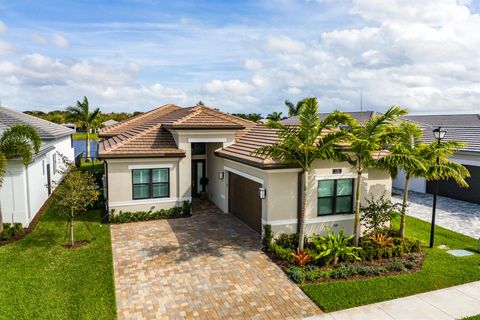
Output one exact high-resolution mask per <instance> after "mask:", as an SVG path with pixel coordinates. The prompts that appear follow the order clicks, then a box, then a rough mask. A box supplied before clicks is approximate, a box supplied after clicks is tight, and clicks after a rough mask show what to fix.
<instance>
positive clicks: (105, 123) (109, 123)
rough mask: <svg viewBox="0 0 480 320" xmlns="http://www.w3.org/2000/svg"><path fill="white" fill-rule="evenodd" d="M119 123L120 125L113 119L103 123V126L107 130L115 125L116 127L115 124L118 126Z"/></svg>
mask: <svg viewBox="0 0 480 320" xmlns="http://www.w3.org/2000/svg"><path fill="white" fill-rule="evenodd" d="M117 123H118V121H115V120H113V119H110V120H107V121H104V122H102V126H103V127H105V128H106V127H110V126H113V125H115V124H117Z"/></svg>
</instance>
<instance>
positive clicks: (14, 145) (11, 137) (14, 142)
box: [0, 125, 42, 232]
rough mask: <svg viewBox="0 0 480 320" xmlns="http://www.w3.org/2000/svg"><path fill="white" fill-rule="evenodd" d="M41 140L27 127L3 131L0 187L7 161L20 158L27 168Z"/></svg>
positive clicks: (0, 143) (1, 219)
mask: <svg viewBox="0 0 480 320" xmlns="http://www.w3.org/2000/svg"><path fill="white" fill-rule="evenodd" d="M41 144H42V140H41V139H40V136H39V135H38V133H37V131H36V130H35V129H34V128H32V127H30V126H27V125H14V126H11V127H10V128H8V129H6V130H5V131H3V133H2V135H1V136H0V187H1V185H2V183H3V177H4V175H5V169H6V166H7V159H8V158H14V157H20V159H22V162H23V164H24V165H25V167H27V166H28V165H29V164H30V162H32V159H33V156H34V154H36V153H38V151H39V150H40V145H41ZM2 230H3V218H2V211H1V206H0V232H1V231H2Z"/></svg>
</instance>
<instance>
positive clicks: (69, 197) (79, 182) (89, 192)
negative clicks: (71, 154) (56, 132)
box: [56, 155, 100, 247]
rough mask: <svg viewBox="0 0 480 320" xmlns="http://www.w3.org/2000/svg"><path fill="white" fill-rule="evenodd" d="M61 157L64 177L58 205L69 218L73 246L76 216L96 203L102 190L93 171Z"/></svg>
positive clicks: (58, 194) (68, 224)
mask: <svg viewBox="0 0 480 320" xmlns="http://www.w3.org/2000/svg"><path fill="white" fill-rule="evenodd" d="M60 157H61V159H62V162H63V163H64V168H62V169H61V173H62V175H63V176H64V178H63V181H62V182H61V183H60V185H59V186H58V189H57V196H56V199H57V200H56V207H57V208H58V212H59V213H60V214H62V215H64V216H66V217H67V219H68V222H67V228H68V229H69V235H70V237H69V238H70V246H71V247H73V246H74V245H75V238H74V235H73V231H74V224H75V217H76V216H77V215H79V214H81V213H84V212H85V211H86V210H87V209H88V208H89V207H90V206H91V205H92V204H93V203H95V201H97V199H98V197H99V195H100V192H99V191H98V188H97V185H96V183H95V178H94V177H93V174H92V173H91V172H89V171H81V170H79V169H78V168H76V167H75V166H74V165H73V164H72V163H70V162H68V160H67V159H66V157H64V156H62V155H60Z"/></svg>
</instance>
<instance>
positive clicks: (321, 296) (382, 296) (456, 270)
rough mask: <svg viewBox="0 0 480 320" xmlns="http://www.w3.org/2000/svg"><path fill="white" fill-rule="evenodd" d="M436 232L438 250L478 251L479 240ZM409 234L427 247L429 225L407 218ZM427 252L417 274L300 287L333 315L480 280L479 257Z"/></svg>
mask: <svg viewBox="0 0 480 320" xmlns="http://www.w3.org/2000/svg"><path fill="white" fill-rule="evenodd" d="M397 223H398V221H397ZM435 230H436V232H435V244H436V246H438V245H440V244H445V245H447V246H448V247H450V248H451V249H467V250H470V251H475V250H476V248H477V241H478V240H475V239H473V238H470V237H467V236H464V235H461V234H458V233H456V232H453V231H450V230H446V229H444V228H441V227H438V226H437V227H436V229H435ZM406 231H407V232H406V236H407V237H409V238H410V239H419V240H421V241H423V242H424V243H425V244H427V243H428V239H429V234H430V224H429V223H427V222H424V221H421V220H419V219H416V218H412V217H407V229H406ZM425 252H426V255H427V256H426V258H425V261H424V263H423V266H422V268H421V270H420V271H419V272H417V273H411V274H403V275H396V276H385V277H375V278H371V279H365V280H347V281H335V282H323V283H317V284H306V285H303V286H301V287H302V289H303V291H305V293H306V294H307V295H308V296H309V297H310V298H311V299H312V300H313V301H314V302H315V303H316V304H318V305H319V306H320V307H321V308H322V309H323V310H324V311H326V312H331V311H336V310H341V309H346V308H351V307H355V306H360V305H365V304H370V303H374V302H379V301H384V300H390V299H395V298H400V297H405V296H409V295H413V294H416V293H421V292H426V291H432V290H437V289H441V288H445V287H450V286H454V285H458V284H463V283H467V282H472V281H477V280H480V254H478V253H476V254H475V255H474V256H471V257H463V258H460V257H454V256H452V255H449V254H447V253H446V252H445V250H440V249H437V248H436V247H435V248H433V249H430V248H428V246H427V247H425Z"/></svg>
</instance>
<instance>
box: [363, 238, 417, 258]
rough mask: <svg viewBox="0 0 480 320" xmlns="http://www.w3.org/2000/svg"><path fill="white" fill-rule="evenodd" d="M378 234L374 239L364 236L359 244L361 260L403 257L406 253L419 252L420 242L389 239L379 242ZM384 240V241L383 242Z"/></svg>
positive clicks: (405, 239)
mask: <svg viewBox="0 0 480 320" xmlns="http://www.w3.org/2000/svg"><path fill="white" fill-rule="evenodd" d="M379 235H380V234H377V235H376V236H375V237H372V236H364V237H363V238H362V240H361V242H360V245H361V247H362V249H363V250H362V251H361V252H360V256H361V258H362V259H363V260H368V261H372V260H374V259H381V258H392V257H403V256H405V255H406V254H407V253H415V252H419V251H420V241H418V240H416V241H412V240H409V239H407V238H403V239H402V238H390V240H388V241H387V240H385V239H383V240H381V239H380V238H381V237H380V236H379ZM379 237H380V238H379ZM384 240H385V241H384Z"/></svg>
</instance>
